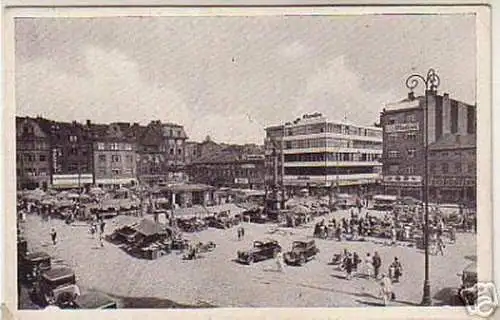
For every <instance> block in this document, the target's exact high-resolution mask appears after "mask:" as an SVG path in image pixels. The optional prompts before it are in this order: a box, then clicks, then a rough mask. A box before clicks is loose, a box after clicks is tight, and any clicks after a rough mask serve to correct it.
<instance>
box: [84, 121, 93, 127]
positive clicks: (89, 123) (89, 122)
mask: <svg viewBox="0 0 500 320" xmlns="http://www.w3.org/2000/svg"><path fill="white" fill-rule="evenodd" d="M85 123H86V124H87V127H90V126H91V125H92V122H91V121H90V120H88V119H87V121H85Z"/></svg>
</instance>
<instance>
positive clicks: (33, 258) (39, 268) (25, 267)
mask: <svg viewBox="0 0 500 320" xmlns="http://www.w3.org/2000/svg"><path fill="white" fill-rule="evenodd" d="M50 266H51V258H50V255H49V254H48V253H46V252H29V253H26V254H24V255H22V256H21V261H20V268H21V277H22V279H23V280H24V281H27V282H33V281H36V280H37V279H38V277H39V276H40V274H41V273H43V272H44V271H47V270H50Z"/></svg>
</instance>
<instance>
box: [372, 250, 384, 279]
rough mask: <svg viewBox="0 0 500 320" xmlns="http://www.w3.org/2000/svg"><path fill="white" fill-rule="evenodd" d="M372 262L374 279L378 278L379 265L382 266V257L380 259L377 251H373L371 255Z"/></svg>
mask: <svg viewBox="0 0 500 320" xmlns="http://www.w3.org/2000/svg"><path fill="white" fill-rule="evenodd" d="M372 264H373V273H374V274H373V275H374V277H375V279H378V275H379V271H380V266H382V259H380V256H379V255H378V252H377V251H375V254H374V255H373V258H372Z"/></svg>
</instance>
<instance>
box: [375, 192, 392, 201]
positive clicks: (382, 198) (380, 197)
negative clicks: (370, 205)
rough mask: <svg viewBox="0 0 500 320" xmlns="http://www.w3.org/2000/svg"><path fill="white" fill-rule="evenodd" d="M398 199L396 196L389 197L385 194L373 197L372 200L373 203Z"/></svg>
mask: <svg viewBox="0 0 500 320" xmlns="http://www.w3.org/2000/svg"><path fill="white" fill-rule="evenodd" d="M397 199H398V197H397V196H390V195H385V194H379V195H376V196H373V200H375V201H377V200H378V201H396V200H397Z"/></svg>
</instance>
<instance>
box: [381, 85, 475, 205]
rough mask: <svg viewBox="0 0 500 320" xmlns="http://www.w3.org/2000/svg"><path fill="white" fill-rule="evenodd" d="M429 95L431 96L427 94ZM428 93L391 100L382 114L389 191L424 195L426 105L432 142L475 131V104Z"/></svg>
mask: <svg viewBox="0 0 500 320" xmlns="http://www.w3.org/2000/svg"><path fill="white" fill-rule="evenodd" d="M426 96H427V97H426ZM426 96H420V97H415V96H414V95H413V93H410V94H409V95H408V97H407V98H405V99H403V100H401V101H398V102H396V103H389V104H387V105H386V106H385V108H384V109H383V111H382V113H381V115H380V123H381V125H382V126H383V137H384V147H383V155H382V162H383V164H384V165H383V177H384V182H383V185H384V189H385V192H386V193H388V194H394V195H399V196H413V197H416V198H419V199H422V198H423V194H422V192H423V188H422V186H423V179H424V174H425V172H424V159H425V143H424V140H425V132H426V126H425V118H424V116H425V112H424V111H425V106H426V105H427V108H428V143H429V145H430V144H433V143H435V142H436V141H439V140H440V139H441V138H442V137H443V136H445V135H449V134H460V135H467V134H472V133H475V130H476V113H475V107H474V106H471V105H467V104H465V103H462V102H459V101H457V100H453V99H450V97H449V95H448V94H443V95H442V96H441V95H438V94H437V92H436V91H427V92H426Z"/></svg>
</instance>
